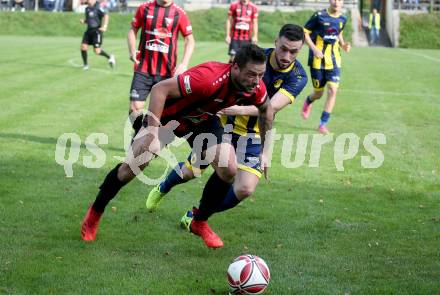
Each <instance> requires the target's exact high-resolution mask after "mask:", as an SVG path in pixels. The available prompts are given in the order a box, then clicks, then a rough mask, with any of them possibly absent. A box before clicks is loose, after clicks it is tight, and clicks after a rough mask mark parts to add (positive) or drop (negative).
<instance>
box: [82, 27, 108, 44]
mask: <svg viewBox="0 0 440 295" xmlns="http://www.w3.org/2000/svg"><path fill="white" fill-rule="evenodd" d="M103 37H104V34H102V32H101V31H100V30H98V29H92V30H87V31H85V32H84V35H83V39H82V43H83V44H88V45H93V47H94V48H100V47H101V45H102V38H103Z"/></svg>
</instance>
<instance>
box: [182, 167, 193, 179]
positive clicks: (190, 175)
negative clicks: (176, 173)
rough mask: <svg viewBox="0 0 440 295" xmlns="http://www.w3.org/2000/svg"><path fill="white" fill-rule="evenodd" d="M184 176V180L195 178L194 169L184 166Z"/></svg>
mask: <svg viewBox="0 0 440 295" xmlns="http://www.w3.org/2000/svg"><path fill="white" fill-rule="evenodd" d="M182 178H183V179H184V180H191V179H193V178H194V173H193V172H192V170H190V169H188V168H187V167H185V166H183V167H182Z"/></svg>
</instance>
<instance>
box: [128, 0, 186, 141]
mask: <svg viewBox="0 0 440 295" xmlns="http://www.w3.org/2000/svg"><path fill="white" fill-rule="evenodd" d="M138 30H140V31H141V32H140V41H139V46H138V51H136V35H137V32H138ZM179 32H180V33H181V34H182V36H183V37H184V42H185V46H184V52H183V58H182V61H181V63H180V64H177V40H178V35H179ZM127 42H128V50H129V54H130V59H131V60H132V61H133V62H134V75H133V81H132V83H131V89H130V110H129V114H130V119H131V122H132V124H133V128H134V130H135V135H136V134H137V132H138V131H139V129H140V128H141V127H142V120H143V109H144V106H145V100H146V99H147V96H148V94H149V93H150V91H151V88H152V87H153V86H154V85H155V84H156V83H158V82H159V81H162V80H164V79H168V78H170V77H173V76H175V75H179V74H181V73H183V72H184V71H185V70H186V69H187V68H188V63H189V60H190V58H191V55H192V53H193V51H194V45H195V41H194V37H193V35H192V27H191V23H190V21H189V19H188V17H187V15H186V13H185V11H184V10H183V9H182V8H180V7H179V6H177V5H176V4H174V3H173V0H150V1H148V2H145V3H143V4H141V5H140V6H139V7H138V9H137V11H136V13H135V16H134V18H133V21H132V22H131V29H130V30H129V31H128V36H127Z"/></svg>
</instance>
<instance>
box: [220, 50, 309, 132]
mask: <svg viewBox="0 0 440 295" xmlns="http://www.w3.org/2000/svg"><path fill="white" fill-rule="evenodd" d="M265 52H266V56H267V62H266V71H265V73H264V76H263V82H264V85H265V86H266V89H267V94H268V96H269V98H271V97H272V96H274V95H275V93H277V92H278V91H280V92H281V93H283V94H284V95H286V96H287V97H288V98H289V99H290V101H291V102H293V101H294V100H295V98H296V97H297V96H298V95H299V94H300V93H301V91H302V90H303V89H304V87H305V86H306V84H307V73H306V71H305V70H304V68H303V67H302V65H301V63H300V62H299V61H298V60H295V61H294V62H293V63H292V64H291V65H290V66H289V67H288V68H287V69H284V70H275V69H274V66H273V65H272V64H271V57H272V55H274V54H275V50H274V49H273V48H268V49H265ZM221 121H222V124H223V125H225V124H231V125H232V126H233V131H232V132H233V133H235V134H238V135H247V134H248V133H255V134H256V136H257V137H258V136H259V133H260V128H259V125H258V117H255V116H244V115H243V116H222V118H221Z"/></svg>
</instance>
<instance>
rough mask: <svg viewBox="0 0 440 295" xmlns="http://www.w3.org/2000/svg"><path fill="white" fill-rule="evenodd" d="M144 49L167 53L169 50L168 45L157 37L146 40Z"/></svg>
mask: <svg viewBox="0 0 440 295" xmlns="http://www.w3.org/2000/svg"><path fill="white" fill-rule="evenodd" d="M145 49H147V50H150V51H158V52H162V53H168V52H169V50H170V47H169V46H168V45H167V44H166V43H164V42H162V41H160V40H158V39H153V40H150V41H147V42H146V43H145Z"/></svg>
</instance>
